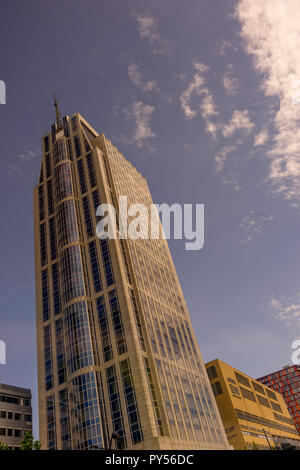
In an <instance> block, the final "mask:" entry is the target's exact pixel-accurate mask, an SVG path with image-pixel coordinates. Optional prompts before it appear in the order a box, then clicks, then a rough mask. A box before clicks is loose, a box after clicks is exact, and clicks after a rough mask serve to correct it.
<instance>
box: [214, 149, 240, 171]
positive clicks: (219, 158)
mask: <svg viewBox="0 0 300 470" xmlns="http://www.w3.org/2000/svg"><path fill="white" fill-rule="evenodd" d="M236 149H237V147H236V145H229V146H225V147H223V148H222V150H221V151H220V152H219V153H218V155H216V156H215V162H216V171H217V173H219V172H220V171H222V170H223V168H224V165H225V162H226V160H227V156H228V155H229V154H232V153H234V152H235V151H236Z"/></svg>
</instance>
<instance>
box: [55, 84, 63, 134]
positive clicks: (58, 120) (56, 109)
mask: <svg viewBox="0 0 300 470" xmlns="http://www.w3.org/2000/svg"><path fill="white" fill-rule="evenodd" d="M53 95H54V106H55V113H56V124H57V129H58V130H59V131H60V130H61V129H62V128H63V123H62V119H61V114H60V111H59V107H58V102H57V100H56V95H55V93H53Z"/></svg>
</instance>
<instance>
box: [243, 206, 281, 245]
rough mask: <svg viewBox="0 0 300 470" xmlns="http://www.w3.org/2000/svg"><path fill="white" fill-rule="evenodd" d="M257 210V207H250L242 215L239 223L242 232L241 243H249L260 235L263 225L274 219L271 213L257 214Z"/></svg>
mask: <svg viewBox="0 0 300 470" xmlns="http://www.w3.org/2000/svg"><path fill="white" fill-rule="evenodd" d="M257 212H258V210H257V209H252V210H251V211H249V213H248V214H246V215H245V216H244V217H243V219H242V221H241V223H240V228H241V230H242V232H243V239H242V240H241V242H240V244H241V245H243V244H245V243H250V242H251V241H252V240H253V239H254V238H256V237H258V236H260V235H261V234H262V231H263V227H264V225H265V224H266V223H267V222H271V221H272V220H274V216H273V215H267V216H265V215H258V214H257Z"/></svg>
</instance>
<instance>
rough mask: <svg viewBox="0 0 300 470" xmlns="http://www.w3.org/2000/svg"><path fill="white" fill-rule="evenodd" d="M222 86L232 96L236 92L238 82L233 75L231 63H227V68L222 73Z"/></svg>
mask: <svg viewBox="0 0 300 470" xmlns="http://www.w3.org/2000/svg"><path fill="white" fill-rule="evenodd" d="M223 86H224V88H225V90H226V91H227V93H228V95H230V96H233V95H236V94H237V90H238V88H239V82H238V79H237V78H236V77H234V75H233V65H232V64H229V65H228V66H227V70H226V72H225V73H224V75H223Z"/></svg>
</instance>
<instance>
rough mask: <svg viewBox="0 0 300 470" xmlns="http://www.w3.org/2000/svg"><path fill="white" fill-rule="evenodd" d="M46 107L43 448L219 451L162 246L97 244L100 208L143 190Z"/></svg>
mask: <svg viewBox="0 0 300 470" xmlns="http://www.w3.org/2000/svg"><path fill="white" fill-rule="evenodd" d="M55 105H56V123H55V124H54V125H53V126H52V130H51V132H50V133H48V134H46V135H45V136H44V137H43V139H42V147H43V156H42V164H41V171H40V177H39V182H38V185H37V186H36V187H35V188H34V217H35V219H34V221H35V223H34V226H35V259H36V299H37V343H38V380H39V419H40V440H41V443H42V447H43V448H48V449H92V448H107V447H108V446H109V443H110V441H111V437H112V436H113V437H114V438H117V439H114V440H113V441H112V443H113V444H112V445H113V446H114V447H118V448H126V449H128V448H133V449H225V448H228V447H229V445H228V442H227V439H226V435H225V432H224V429H223V426H222V422H221V419H220V416H219V412H218V408H217V406H216V403H215V400H214V397H213V394H212V391H211V387H210V384H209V381H208V377H207V374H206V370H205V366H204V364H203V362H202V359H201V355H200V351H199V348H198V345H197V340H196V337H195V334H194V331H193V327H192V325H191V321H190V318H189V314H188V311H187V307H186V304H185V301H184V297H183V294H182V291H181V287H180V284H179V281H178V278H177V275H176V271H175V268H174V265H173V262H172V258H171V255H170V252H169V248H168V244H167V242H166V240H163V239H158V240H143V239H137V240H132V239H130V238H128V239H120V238H119V237H118V238H117V239H107V240H100V239H99V238H98V237H97V235H96V224H97V222H98V221H97V217H96V209H97V207H98V206H99V204H100V201H101V203H102V204H103V203H110V204H113V205H114V206H115V207H117V205H118V199H119V196H127V198H128V204H129V205H131V204H133V203H143V204H145V205H146V206H147V207H149V205H150V204H152V199H151V195H150V192H149V188H148V185H147V182H146V180H145V179H144V178H143V177H142V176H141V174H140V173H139V172H138V171H137V170H136V169H135V168H134V167H133V166H132V165H131V164H130V163H129V162H128V161H127V160H126V159H125V158H124V156H123V155H122V154H121V153H120V152H119V151H118V150H117V148H116V147H114V146H113V145H112V143H111V142H110V141H109V140H108V139H107V138H106V137H105V136H104V135H103V134H98V133H97V132H96V131H95V130H94V129H93V128H92V127H91V126H90V125H89V124H88V123H87V121H86V120H85V119H84V118H83V117H82V116H81V115H79V114H74V115H73V116H72V117H71V118H69V117H68V116H65V117H64V118H63V119H62V118H61V115H60V112H59V110H58V106H57V103H56V100H55Z"/></svg>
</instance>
